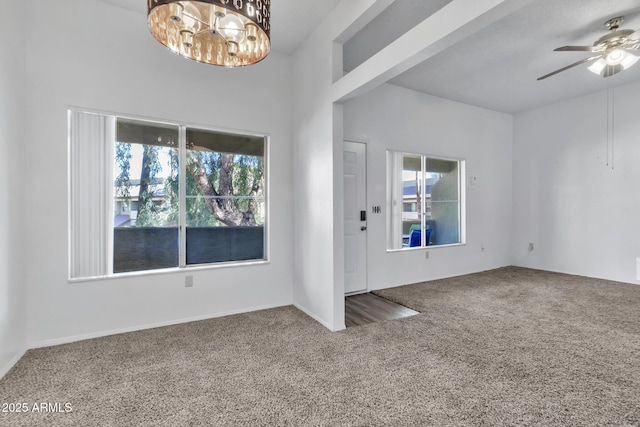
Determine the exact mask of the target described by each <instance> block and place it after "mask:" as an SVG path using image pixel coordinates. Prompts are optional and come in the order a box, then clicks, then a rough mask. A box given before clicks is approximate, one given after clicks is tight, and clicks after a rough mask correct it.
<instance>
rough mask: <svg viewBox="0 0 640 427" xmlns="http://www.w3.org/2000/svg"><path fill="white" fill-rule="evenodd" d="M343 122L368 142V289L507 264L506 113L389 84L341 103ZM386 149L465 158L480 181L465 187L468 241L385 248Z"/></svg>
mask: <svg viewBox="0 0 640 427" xmlns="http://www.w3.org/2000/svg"><path fill="white" fill-rule="evenodd" d="M344 123H345V124H344V135H345V139H352V140H356V141H365V142H366V143H367V158H368V159H367V160H368V162H367V168H368V169H367V199H368V211H369V214H368V223H367V226H368V227H367V239H368V241H367V246H368V273H369V274H368V283H369V289H370V290H375V289H381V288H386V287H392V286H398V285H404V284H408V283H415V282H419V281H423V280H430V279H435V278H440V277H448V276H455V275H461V274H466V273H471V272H476V271H482V270H487V269H491V268H497V267H500V266H504V265H509V264H510V263H511V254H510V244H511V238H510V232H511V216H512V199H511V194H512V185H511V179H512V171H511V156H512V151H511V141H512V134H513V120H512V117H511V116H510V115H507V114H502V113H497V112H494V111H490V110H485V109H481V108H477V107H472V106H468V105H465V104H460V103H457V102H453V101H448V100H445V99H442V98H437V97H434V96H430V95H426V94H422V93H419V92H415V91H411V90H407V89H403V88H400V87H397V86H393V85H389V84H386V85H383V86H381V87H379V88H378V89H376V90H374V91H372V92H369V93H368V94H366V95H363V96H360V97H359V98H356V99H354V100H352V101H350V102H348V103H346V104H345V107H344ZM389 149H391V150H399V151H405V152H409V153H419V154H427V155H432V156H441V157H451V158H458V159H462V160H466V164H467V170H468V173H469V174H472V175H474V176H477V184H476V186H475V187H474V188H467V191H466V194H467V198H466V218H467V221H466V231H467V234H466V236H467V239H466V242H467V243H466V244H465V245H461V246H453V247H435V246H434V247H429V248H428V249H418V250H404V251H395V252H387V250H386V247H387V243H386V226H387V225H386V224H387V214H388V212H386V210H385V207H386V150H389ZM375 205H379V206H382V208H383V210H382V214H380V215H376V214H372V213H371V206H375ZM483 247H484V251H483V250H482V248H483ZM426 250H428V251H429V259H426V258H425V251H426Z"/></svg>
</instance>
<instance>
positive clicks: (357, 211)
mask: <svg viewBox="0 0 640 427" xmlns="http://www.w3.org/2000/svg"><path fill="white" fill-rule="evenodd" d="M366 150H367V146H366V145H365V144H362V143H359V142H349V141H345V143H344V291H345V293H347V294H349V293H354V292H362V291H366V290H367V162H366V158H367V151H366Z"/></svg>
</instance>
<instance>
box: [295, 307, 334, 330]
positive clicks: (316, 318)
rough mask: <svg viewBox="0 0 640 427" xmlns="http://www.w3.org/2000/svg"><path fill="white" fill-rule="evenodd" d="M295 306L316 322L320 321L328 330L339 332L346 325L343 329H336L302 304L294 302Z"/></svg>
mask: <svg viewBox="0 0 640 427" xmlns="http://www.w3.org/2000/svg"><path fill="white" fill-rule="evenodd" d="M293 306H294V307H295V308H297V309H298V310H300V311H302V312H303V313H304V314H306V315H307V316H309V317H311V318H312V319H313V320H315V321H316V322H318V323H320V324H321V325H322V326H324V327H325V328H327V329H328V330H330V331H331V332H337V331H339V330H342V329H344V327H343V328H342V329H335V328H334V327H333V325H330V324H329V323H327V322H325V321H324V320H323V319H321V318H319V317H318V316H316V315H315V314H313V313H312V312H311V311H309V310H307V309H306V308H305V307H303V306H301V305H300V304H298V303H295V302H294V303H293Z"/></svg>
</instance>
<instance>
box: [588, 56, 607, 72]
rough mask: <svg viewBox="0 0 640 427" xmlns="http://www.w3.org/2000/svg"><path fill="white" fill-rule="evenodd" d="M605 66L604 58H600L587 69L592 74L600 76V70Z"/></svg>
mask: <svg viewBox="0 0 640 427" xmlns="http://www.w3.org/2000/svg"><path fill="white" fill-rule="evenodd" d="M606 66H607V61H605V59H604V58H600V59H598V60H597V61H596V62H594V63H593V64H591V65H589V67H587V69H588V70H589V71H591V72H592V73H594V74H598V75H600V74H602V70H604V69H605V67H606Z"/></svg>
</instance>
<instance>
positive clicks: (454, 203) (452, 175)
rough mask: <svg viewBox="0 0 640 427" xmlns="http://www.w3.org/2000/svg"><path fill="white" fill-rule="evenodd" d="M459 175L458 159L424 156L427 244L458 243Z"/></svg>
mask: <svg viewBox="0 0 640 427" xmlns="http://www.w3.org/2000/svg"><path fill="white" fill-rule="evenodd" d="M459 176H460V171H459V162H458V161H452V160H442V159H433V158H427V159H426V176H425V189H426V192H427V198H426V200H427V208H426V215H425V227H426V228H427V229H430V230H431V231H430V232H429V235H430V236H429V244H432V245H447V244H452V243H460V193H459V191H460V185H459Z"/></svg>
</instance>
